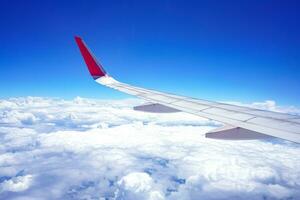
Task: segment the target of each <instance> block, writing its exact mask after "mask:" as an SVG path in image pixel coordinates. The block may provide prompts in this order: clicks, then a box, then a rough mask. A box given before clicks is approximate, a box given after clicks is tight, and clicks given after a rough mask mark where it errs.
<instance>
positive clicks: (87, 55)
mask: <svg viewBox="0 0 300 200" xmlns="http://www.w3.org/2000/svg"><path fill="white" fill-rule="evenodd" d="M75 40H76V43H77V45H78V47H79V49H80V52H81V55H82V57H83V59H84V61H85V64H86V65H87V67H88V69H89V71H90V73H91V75H92V77H93V78H94V79H97V78H99V77H102V76H105V74H106V72H105V70H104V69H103V67H102V65H101V64H100V63H98V62H97V60H96V58H95V56H94V55H93V53H92V52H91V51H90V50H89V48H88V47H87V46H86V44H85V42H84V41H83V40H82V39H81V38H80V37H77V36H75Z"/></svg>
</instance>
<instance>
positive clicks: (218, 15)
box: [0, 0, 300, 106]
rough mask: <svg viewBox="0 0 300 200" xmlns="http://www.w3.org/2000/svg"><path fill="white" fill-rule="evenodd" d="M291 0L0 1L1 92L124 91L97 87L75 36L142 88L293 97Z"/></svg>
mask: <svg viewBox="0 0 300 200" xmlns="http://www.w3.org/2000/svg"><path fill="white" fill-rule="evenodd" d="M299 4H300V3H298V2H297V1H275V0H274V1H269V0H257V1H256V0H250V1H247V0H243V1H238V0H237V1H220V0H218V1H217V0H210V1H174V0H168V1H166V0H160V1H54V0H51V1H31V0H27V1H8V0H2V1H1V3H0V27H1V31H0V73H1V79H0V98H7V97H19V96H46V97H61V98H73V97H76V96H82V97H92V98H106V99H107V98H108V99H109V98H123V97H128V96H126V95H123V94H121V93H119V92H116V91H113V90H110V89H107V88H104V87H102V86H100V85H97V84H96V83H94V82H93V80H92V78H90V76H89V74H88V71H87V70H86V68H85V65H84V63H83V60H82V58H81V56H80V54H79V51H78V49H77V47H76V45H75V42H74V39H73V36H74V35H80V36H81V37H82V38H83V39H84V40H85V41H86V43H87V44H88V45H89V47H90V48H91V49H92V50H93V51H94V53H95V54H96V56H97V57H98V58H99V60H100V61H101V63H102V64H103V65H104V67H105V69H106V71H108V72H109V74H111V75H113V76H114V77H115V78H117V79H119V80H121V81H124V82H127V83H130V84H134V85H137V86H142V87H146V88H153V89H158V90H161V91H168V92H172V93H177V94H182V95H187V96H193V97H198V98H205V99H210V100H219V101H241V102H246V103H247V102H253V101H264V100H268V99H272V100H275V101H276V102H277V103H279V104H281V105H296V106H299V105H300V91H299V86H300V56H299V53H300V39H299V37H300V22H299V21H300V12H299V10H300V5H299Z"/></svg>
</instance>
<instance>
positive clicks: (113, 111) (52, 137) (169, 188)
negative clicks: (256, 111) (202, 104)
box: [0, 97, 300, 200]
mask: <svg viewBox="0 0 300 200" xmlns="http://www.w3.org/2000/svg"><path fill="white" fill-rule="evenodd" d="M142 103H143V102H142V101H140V100H136V99H129V100H122V101H108V100H106V101H102V100H93V99H84V98H79V97H78V98H75V99H74V100H68V101H67V100H62V99H51V98H37V97H27V98H11V99H6V100H0V199H115V200H117V199H118V200H120V199H139V200H143V199H148V200H161V199H166V200H174V199H184V200H185V199H186V200H193V199H212V200H214V199H270V200H271V199H272V200H273V199H300V192H299V191H300V156H299V155H300V145H298V144H294V143H291V142H287V141H282V140H279V139H268V140H253V141H222V140H212V139H207V138H205V137H204V134H205V133H206V132H207V131H209V130H211V129H213V128H215V127H218V126H220V124H219V123H216V122H213V121H209V120H207V119H202V118H199V117H196V116H192V115H189V114H185V113H172V114H150V113H142V112H137V111H134V110H132V107H133V106H135V105H139V104H142ZM250 106H254V107H257V108H265V109H269V110H276V111H282V112H291V113H300V112H298V111H299V110H298V109H297V108H294V107H278V106H277V105H276V104H275V102H272V101H266V102H262V103H253V104H251V105H250Z"/></svg>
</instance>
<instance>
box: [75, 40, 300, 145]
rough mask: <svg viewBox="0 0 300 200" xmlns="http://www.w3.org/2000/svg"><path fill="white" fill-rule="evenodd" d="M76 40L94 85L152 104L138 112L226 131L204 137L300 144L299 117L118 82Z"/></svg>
mask: <svg viewBox="0 0 300 200" xmlns="http://www.w3.org/2000/svg"><path fill="white" fill-rule="evenodd" d="M75 39H76V42H77V44H78V46H79V49H80V51H81V54H82V56H83V58H84V60H85V62H86V64H87V67H88V69H89V71H90V73H91V75H92V76H93V78H94V79H95V81H96V82H97V83H100V84H101V85H104V86H107V87H110V88H113V89H116V90H119V91H120V92H124V93H126V94H130V95H133V96H136V97H138V98H141V99H144V100H147V101H148V102H152V103H153V105H146V106H142V107H141V108H139V109H137V110H142V109H144V108H145V110H146V109H147V111H149V110H150V111H151V108H153V110H154V112H159V110H161V111H162V112H164V111H168V112H169V111H170V112H176V111H183V112H187V113H191V114H193V115H197V116H200V117H204V118H208V119H211V120H215V121H219V122H221V123H224V124H225V125H226V126H225V128H222V129H220V130H216V131H212V132H210V133H207V134H206V137H211V138H216V139H256V138H262V137H263V136H273V137H278V138H282V139H285V140H289V141H293V142H297V143H300V116H296V115H289V114H284V113H277V112H271V111H265V110H259V109H254V108H248V107H242V106H236V105H231V104H225V103H218V102H213V101H207V100H202V99H194V98H189V97H185V96H179V95H174V94H169V93H164V92H159V91H155V90H149V89H144V88H140V87H135V86H131V85H128V84H125V83H122V82H119V81H117V80H115V79H114V78H112V77H111V76H109V75H107V73H106V72H105V71H104V69H103V67H102V66H101V64H100V63H98V62H97V61H96V59H95V57H94V56H93V54H92V53H91V52H90V50H89V49H88V47H87V46H86V45H85V43H84V42H83V40H82V39H81V38H79V37H75ZM227 127H228V128H227Z"/></svg>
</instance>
